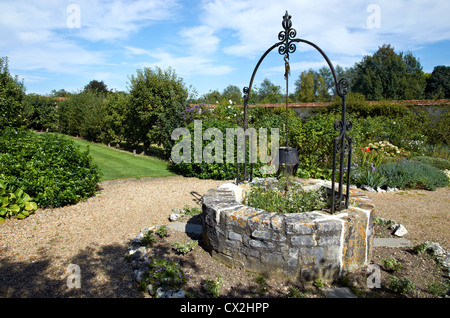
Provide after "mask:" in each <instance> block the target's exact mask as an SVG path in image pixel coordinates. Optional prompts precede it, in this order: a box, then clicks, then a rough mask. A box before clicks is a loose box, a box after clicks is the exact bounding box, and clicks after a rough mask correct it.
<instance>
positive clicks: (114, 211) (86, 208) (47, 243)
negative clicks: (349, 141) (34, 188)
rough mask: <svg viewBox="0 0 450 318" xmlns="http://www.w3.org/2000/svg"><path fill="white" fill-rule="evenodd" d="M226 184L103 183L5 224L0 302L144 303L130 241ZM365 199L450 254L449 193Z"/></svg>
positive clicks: (412, 235)
mask: <svg viewBox="0 0 450 318" xmlns="http://www.w3.org/2000/svg"><path fill="white" fill-rule="evenodd" d="M224 182H225V181H212V180H199V179H195V178H184V177H181V176H177V177H166V178H143V179H131V180H120V181H111V182H104V183H102V184H101V189H100V191H99V193H98V194H97V195H96V196H94V197H92V198H90V199H88V200H87V201H85V202H80V203H78V204H76V205H74V206H68V207H64V208H57V209H45V210H38V211H37V212H36V213H35V214H34V215H32V216H30V217H28V218H26V219H24V220H16V219H11V220H7V221H6V222H5V223H3V224H2V225H0V297H63V298H65V297H92V298H94V297H105V298H112V297H123V298H128V297H132V298H139V297H142V294H141V293H139V292H138V291H137V288H136V284H135V283H134V282H133V280H132V268H131V266H130V263H129V262H128V261H127V260H126V259H125V255H126V254H127V248H128V246H129V241H130V240H131V239H132V238H134V237H135V236H136V234H137V233H139V231H140V230H142V229H143V228H144V227H146V226H149V225H160V224H167V223H169V221H168V216H169V214H170V212H171V210H172V208H183V207H184V206H185V205H188V206H196V205H199V204H200V200H201V196H202V195H203V194H204V193H205V192H206V191H207V190H208V189H211V188H213V187H215V186H217V185H219V184H222V183H224ZM368 195H369V197H370V198H371V199H372V200H373V201H374V203H375V206H376V216H378V217H384V218H387V219H393V220H395V221H397V222H398V223H401V224H404V225H405V226H406V228H407V229H408V232H409V233H408V234H407V236H406V238H407V239H409V240H411V241H412V242H413V243H422V242H424V241H426V240H429V241H434V242H438V243H440V244H441V246H442V247H443V248H444V249H446V250H448V249H450V244H449V235H448V233H449V229H450V218H449V212H450V211H449V202H450V189H449V188H448V187H447V188H441V189H438V190H437V191H421V190H413V191H400V192H397V193H384V194H378V193H376V194H369V193H368ZM70 264H76V265H78V266H79V267H80V269H81V277H82V279H81V288H80V289H69V288H68V287H67V278H68V276H69V275H70V273H69V272H67V268H68V266H69V265H70ZM212 273H213V271H212V272H211V275H213V274H212Z"/></svg>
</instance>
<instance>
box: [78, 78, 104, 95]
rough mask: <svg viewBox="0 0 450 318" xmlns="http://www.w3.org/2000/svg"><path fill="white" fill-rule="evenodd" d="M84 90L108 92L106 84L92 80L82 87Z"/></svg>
mask: <svg viewBox="0 0 450 318" xmlns="http://www.w3.org/2000/svg"><path fill="white" fill-rule="evenodd" d="M83 91H84V92H91V93H96V94H106V93H109V91H108V86H106V84H105V83H104V82H103V81H100V82H99V81H97V80H92V81H90V82H89V84H87V85H86V86H85V87H84V90H83Z"/></svg>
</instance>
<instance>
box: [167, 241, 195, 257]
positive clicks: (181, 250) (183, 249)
mask: <svg viewBox="0 0 450 318" xmlns="http://www.w3.org/2000/svg"><path fill="white" fill-rule="evenodd" d="M197 245H198V241H192V242H189V243H186V244H183V243H179V242H174V243H172V248H173V249H174V250H175V252H177V253H178V254H183V255H184V254H187V253H189V252H190V251H192V249H193V248H194V247H195V246H197Z"/></svg>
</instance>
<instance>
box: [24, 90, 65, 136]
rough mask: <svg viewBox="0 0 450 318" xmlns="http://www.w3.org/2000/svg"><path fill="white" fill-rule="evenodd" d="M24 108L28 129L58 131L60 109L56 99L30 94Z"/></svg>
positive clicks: (25, 99) (26, 98) (26, 97)
mask: <svg viewBox="0 0 450 318" xmlns="http://www.w3.org/2000/svg"><path fill="white" fill-rule="evenodd" d="M23 108H24V114H25V118H26V122H27V127H28V128H32V129H35V130H47V129H48V130H49V131H58V107H57V102H56V101H55V99H54V98H50V97H46V96H40V95H37V94H28V95H26V96H25V98H24V100H23Z"/></svg>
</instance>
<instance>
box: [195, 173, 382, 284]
mask: <svg viewBox="0 0 450 318" xmlns="http://www.w3.org/2000/svg"><path fill="white" fill-rule="evenodd" d="M260 180H261V179H260ZM263 180H264V179H263ZM296 181H297V182H300V183H301V184H303V185H304V186H305V188H309V189H311V188H312V189H317V188H320V187H325V188H326V189H327V190H328V191H329V193H331V182H329V181H328V182H327V181H323V180H313V179H298V178H297V179H296ZM249 189H250V185H249V184H243V185H239V186H237V185H235V184H234V183H227V184H223V185H221V186H219V187H217V188H214V189H211V190H209V191H208V192H207V193H206V194H205V195H204V196H203V238H204V241H205V244H206V247H207V248H208V249H209V251H210V252H211V255H212V257H214V258H215V259H217V260H219V261H221V262H223V263H225V264H227V265H229V266H231V267H237V268H241V269H243V270H248V271H252V272H258V273H264V272H270V273H271V274H276V275H277V276H282V277H289V278H291V279H301V280H315V279H323V280H331V279H334V278H337V277H340V276H342V275H343V274H344V273H346V272H351V271H354V270H356V269H358V268H360V267H362V266H365V265H367V264H368V263H369V261H370V258H371V252H372V242H373V216H374V204H373V202H372V201H371V200H370V199H369V198H368V197H367V196H366V195H364V193H363V192H362V191H360V190H358V189H357V188H351V189H350V200H349V202H350V205H349V208H348V209H346V210H342V211H339V212H336V213H335V214H333V215H332V214H330V213H327V212H326V210H324V211H311V212H303V213H290V214H281V213H270V212H267V211H264V210H261V209H256V208H253V207H249V206H246V205H244V204H242V202H243V197H244V196H245V192H246V191H248V190H249Z"/></svg>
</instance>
